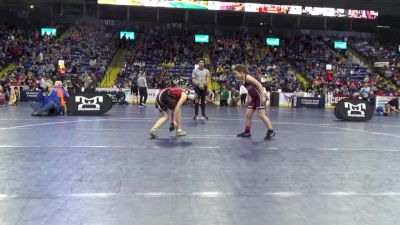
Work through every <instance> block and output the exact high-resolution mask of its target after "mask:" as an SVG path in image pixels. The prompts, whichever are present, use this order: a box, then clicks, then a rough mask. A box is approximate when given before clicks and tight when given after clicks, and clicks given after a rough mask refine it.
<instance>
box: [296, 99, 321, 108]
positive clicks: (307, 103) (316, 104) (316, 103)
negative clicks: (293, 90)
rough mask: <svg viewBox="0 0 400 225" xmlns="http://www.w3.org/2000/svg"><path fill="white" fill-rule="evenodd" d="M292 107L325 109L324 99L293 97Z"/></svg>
mask: <svg viewBox="0 0 400 225" xmlns="http://www.w3.org/2000/svg"><path fill="white" fill-rule="evenodd" d="M293 107H296V108H300V107H306V108H325V98H314V97H293Z"/></svg>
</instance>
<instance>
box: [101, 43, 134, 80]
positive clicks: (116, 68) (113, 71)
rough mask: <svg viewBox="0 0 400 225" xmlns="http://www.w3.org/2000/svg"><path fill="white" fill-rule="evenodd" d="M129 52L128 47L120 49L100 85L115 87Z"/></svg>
mask: <svg viewBox="0 0 400 225" xmlns="http://www.w3.org/2000/svg"><path fill="white" fill-rule="evenodd" d="M127 53H128V51H127V50H126V49H119V50H118V52H117V53H116V54H115V56H114V58H113V60H112V61H111V63H110V66H109V67H108V69H107V71H106V74H105V76H104V78H103V80H102V81H101V83H100V87H104V88H105V87H113V86H114V84H115V82H116V80H117V78H118V74H120V73H121V71H122V66H123V64H124V62H125V56H126V54H127Z"/></svg>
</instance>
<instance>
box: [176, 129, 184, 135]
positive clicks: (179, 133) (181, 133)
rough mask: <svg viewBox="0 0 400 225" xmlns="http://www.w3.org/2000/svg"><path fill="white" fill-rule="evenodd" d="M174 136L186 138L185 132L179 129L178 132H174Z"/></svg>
mask: <svg viewBox="0 0 400 225" xmlns="http://www.w3.org/2000/svg"><path fill="white" fill-rule="evenodd" d="M176 136H177V137H182V136H186V132H185V131H183V130H181V129H179V130H177V131H176Z"/></svg>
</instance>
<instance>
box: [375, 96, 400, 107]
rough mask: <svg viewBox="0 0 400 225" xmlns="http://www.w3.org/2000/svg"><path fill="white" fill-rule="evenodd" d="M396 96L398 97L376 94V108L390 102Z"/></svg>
mask: <svg viewBox="0 0 400 225" xmlns="http://www.w3.org/2000/svg"><path fill="white" fill-rule="evenodd" d="M394 98H396V97H394V96H376V103H375V108H378V107H379V106H385V104H386V103H388V102H389V101H390V100H392V99H394Z"/></svg>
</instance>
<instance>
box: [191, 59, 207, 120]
mask: <svg viewBox="0 0 400 225" xmlns="http://www.w3.org/2000/svg"><path fill="white" fill-rule="evenodd" d="M204 64H205V63H204V59H200V60H199V68H197V69H194V70H193V72H192V82H193V85H194V90H195V92H196V94H197V96H199V98H200V104H201V114H202V117H201V119H206V120H208V117H207V116H206V114H205V112H206V96H207V84H208V82H209V81H210V71H208V69H206V68H204ZM194 110H195V115H194V117H193V119H194V120H197V119H198V118H199V101H195V107H194Z"/></svg>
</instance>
